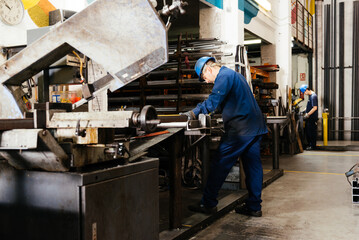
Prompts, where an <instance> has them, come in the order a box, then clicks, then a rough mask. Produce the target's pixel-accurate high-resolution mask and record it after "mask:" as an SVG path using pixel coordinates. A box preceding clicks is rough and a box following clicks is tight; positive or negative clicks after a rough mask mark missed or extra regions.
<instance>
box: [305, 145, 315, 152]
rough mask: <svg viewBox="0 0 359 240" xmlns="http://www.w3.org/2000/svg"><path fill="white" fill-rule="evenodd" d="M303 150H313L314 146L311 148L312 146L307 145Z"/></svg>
mask: <svg viewBox="0 0 359 240" xmlns="http://www.w3.org/2000/svg"><path fill="white" fill-rule="evenodd" d="M305 150H307V151H311V150H314V148H313V147H311V146H309V147H307V148H306V149H305Z"/></svg>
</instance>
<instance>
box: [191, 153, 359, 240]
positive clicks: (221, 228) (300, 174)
mask: <svg viewBox="0 0 359 240" xmlns="http://www.w3.org/2000/svg"><path fill="white" fill-rule="evenodd" d="M357 162H359V152H325V151H304V153H301V154H297V155H294V156H281V157H280V168H283V169H284V170H285V172H284V176H282V177H281V178H279V179H278V180H276V181H275V182H274V183H272V184H270V185H269V186H268V187H267V188H265V189H264V190H263V196H262V199H263V203H262V210H263V217H261V218H254V217H247V216H243V215H239V214H236V213H235V212H234V211H232V212H230V213H229V214H227V215H225V216H224V217H223V218H221V219H219V220H217V221H216V222H215V223H213V224H212V225H210V226H209V227H207V228H205V229H204V230H202V231H201V232H199V233H197V234H196V235H195V236H193V237H192V238H191V239H193V240H194V239H196V240H200V239H206V240H208V239H216V240H222V239H223V240H232V239H236V240H237V239H296V240H297V239H359V205H353V204H352V195H351V186H350V185H349V183H348V182H347V180H346V177H345V175H344V173H345V172H346V171H348V170H349V169H350V168H351V167H352V166H353V165H354V164H355V163H357ZM270 166H271V159H264V161H263V167H264V168H265V169H270Z"/></svg>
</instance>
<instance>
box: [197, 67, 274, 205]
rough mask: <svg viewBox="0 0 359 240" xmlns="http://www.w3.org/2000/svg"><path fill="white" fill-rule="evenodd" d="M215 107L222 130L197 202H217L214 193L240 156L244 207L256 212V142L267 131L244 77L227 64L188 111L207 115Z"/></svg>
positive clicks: (259, 188)
mask: <svg viewBox="0 0 359 240" xmlns="http://www.w3.org/2000/svg"><path fill="white" fill-rule="evenodd" d="M215 110H217V111H219V112H221V113H222V118H223V122H224V129H225V133H224V136H223V137H222V139H221V143H220V145H219V147H218V149H217V152H216V155H215V156H214V158H213V159H212V165H211V170H210V174H209V176H208V180H207V184H206V186H205V189H204V192H203V197H202V200H201V202H202V204H203V205H204V206H206V207H209V208H210V207H214V206H216V205H217V204H218V200H217V197H218V192H219V190H220V188H221V187H222V185H223V183H224V181H225V179H226V177H227V175H228V173H229V171H230V170H231V168H232V167H233V165H234V164H235V163H236V161H237V159H238V158H239V157H241V159H242V162H243V170H244V172H245V175H246V186H247V189H248V193H249V198H248V199H247V201H246V204H247V207H248V208H249V209H251V210H254V211H259V210H261V204H260V203H261V202H262V200H261V193H262V183H263V168H262V162H261V159H260V142H261V139H262V135H263V134H266V133H267V132H268V130H267V127H266V124H265V121H264V118H263V115H262V112H261V110H260V109H259V106H258V104H257V102H256V100H255V98H254V96H253V93H252V91H251V89H250V87H249V85H248V83H247V81H246V79H245V78H244V77H243V76H242V75H241V74H239V73H237V72H235V71H233V70H232V69H229V68H227V67H221V69H220V70H219V73H218V75H217V77H216V79H215V82H214V86H213V89H212V93H211V94H210V95H209V97H208V99H207V100H205V101H203V102H202V103H199V104H198V105H197V106H196V108H194V109H193V110H192V111H193V113H194V114H195V115H196V117H198V115H199V114H200V113H204V114H208V113H211V112H213V111H215Z"/></svg>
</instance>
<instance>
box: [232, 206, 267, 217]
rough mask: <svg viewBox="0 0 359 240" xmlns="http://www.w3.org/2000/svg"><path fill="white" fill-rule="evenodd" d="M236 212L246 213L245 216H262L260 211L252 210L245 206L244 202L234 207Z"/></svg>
mask: <svg viewBox="0 0 359 240" xmlns="http://www.w3.org/2000/svg"><path fill="white" fill-rule="evenodd" d="M234 210H235V211H236V213H239V214H243V215H247V216H253V217H262V211H261V210H259V211H253V210H251V209H249V208H248V207H247V205H246V204H245V203H244V204H242V205H239V206H238V207H236V208H235V209H234Z"/></svg>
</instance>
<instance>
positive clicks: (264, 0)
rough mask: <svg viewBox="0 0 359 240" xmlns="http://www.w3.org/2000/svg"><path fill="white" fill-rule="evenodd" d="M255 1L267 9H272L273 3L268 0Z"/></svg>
mask: <svg viewBox="0 0 359 240" xmlns="http://www.w3.org/2000/svg"><path fill="white" fill-rule="evenodd" d="M255 1H256V2H257V3H258V4H259V5H261V6H262V7H263V8H264V9H265V10H267V11H270V10H271V9H272V4H271V3H270V2H268V0H255Z"/></svg>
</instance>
